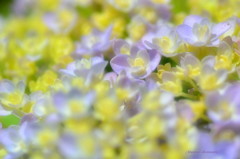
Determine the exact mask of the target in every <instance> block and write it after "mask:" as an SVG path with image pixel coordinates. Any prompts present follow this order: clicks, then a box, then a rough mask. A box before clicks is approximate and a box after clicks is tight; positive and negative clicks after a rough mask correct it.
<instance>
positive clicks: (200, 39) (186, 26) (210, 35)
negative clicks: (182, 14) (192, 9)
mask: <svg viewBox="0 0 240 159" xmlns="http://www.w3.org/2000/svg"><path fill="white" fill-rule="evenodd" d="M230 28H231V25H230V23H229V22H222V23H218V24H213V23H211V22H210V21H209V19H207V18H203V17H201V16H197V15H190V16H188V17H186V18H185V20H184V22H183V24H181V25H179V26H178V27H177V33H178V35H179V36H180V38H181V39H183V40H184V41H185V42H187V43H189V44H190V45H193V46H205V45H206V46H217V45H218V44H219V37H220V36H221V35H222V34H224V33H225V32H227V31H228V30H229V29H230Z"/></svg>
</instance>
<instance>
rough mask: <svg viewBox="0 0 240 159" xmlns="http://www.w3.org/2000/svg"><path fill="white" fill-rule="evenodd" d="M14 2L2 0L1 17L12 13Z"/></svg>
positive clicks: (0, 6)
mask: <svg viewBox="0 0 240 159" xmlns="http://www.w3.org/2000/svg"><path fill="white" fill-rule="evenodd" d="M12 2H13V0H0V15H3V16H6V15H8V14H9V13H10V11H11V4H12Z"/></svg>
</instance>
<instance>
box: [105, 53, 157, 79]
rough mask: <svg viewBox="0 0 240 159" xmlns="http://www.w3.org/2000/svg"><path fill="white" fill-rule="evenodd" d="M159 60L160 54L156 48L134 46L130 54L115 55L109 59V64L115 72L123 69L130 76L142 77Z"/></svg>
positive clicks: (151, 69)
mask: <svg viewBox="0 0 240 159" xmlns="http://www.w3.org/2000/svg"><path fill="white" fill-rule="evenodd" d="M159 62H160V55H159V53H158V52H157V50H153V49H152V50H147V49H140V48H136V49H134V50H132V52H131V53H130V55H123V54H119V55H116V56H115V57H113V58H112V59H111V61H110V64H111V66H112V69H113V70H114V71H115V72H116V73H117V74H120V73H121V72H122V71H125V72H126V74H127V75H128V76H130V77H135V78H140V79H143V78H146V77H147V76H149V75H150V74H151V73H152V72H153V71H154V70H155V69H156V67H157V65H158V64H159Z"/></svg>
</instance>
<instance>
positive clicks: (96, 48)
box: [75, 26, 112, 56]
mask: <svg viewBox="0 0 240 159" xmlns="http://www.w3.org/2000/svg"><path fill="white" fill-rule="evenodd" d="M111 33H112V26H110V27H108V28H107V29H106V30H105V31H104V32H100V31H98V30H93V32H92V33H91V34H89V35H87V36H83V37H82V39H81V42H79V43H77V46H76V50H75V54H76V55H77V56H85V55H86V56H95V55H97V56H101V55H102V54H103V53H104V52H105V51H107V50H108V48H109V47H110V37H111Z"/></svg>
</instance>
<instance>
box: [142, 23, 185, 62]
mask: <svg viewBox="0 0 240 159" xmlns="http://www.w3.org/2000/svg"><path fill="white" fill-rule="evenodd" d="M157 27H159V29H157V31H152V32H150V33H148V34H146V35H145V36H144V37H143V38H142V41H143V42H144V43H145V44H146V45H147V46H148V47H150V48H152V49H158V50H160V53H162V54H163V55H164V56H167V57H171V56H175V55H176V54H177V53H179V49H180V47H181V44H182V41H181V39H179V37H178V34H177V32H176V31H175V28H173V27H170V26H168V25H166V24H165V25H164V24H162V25H160V26H157Z"/></svg>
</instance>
